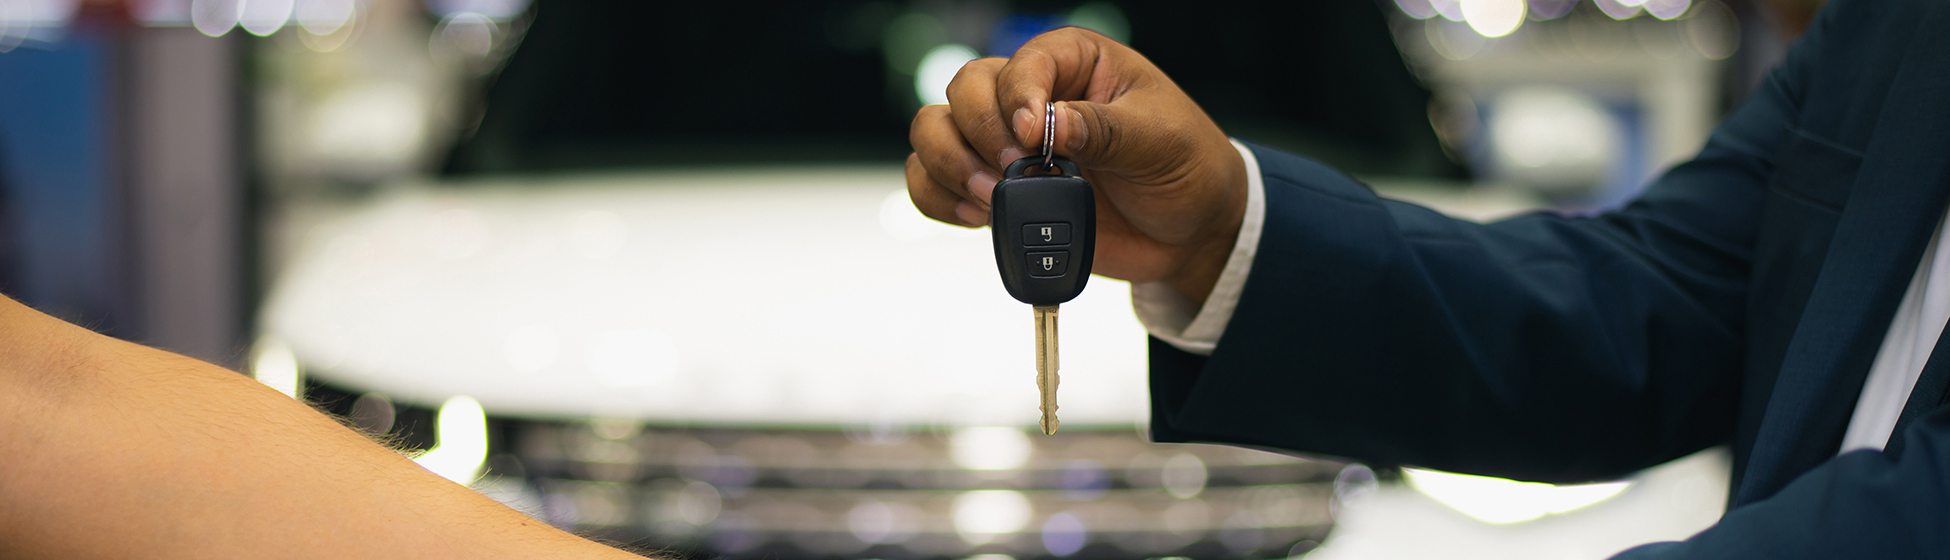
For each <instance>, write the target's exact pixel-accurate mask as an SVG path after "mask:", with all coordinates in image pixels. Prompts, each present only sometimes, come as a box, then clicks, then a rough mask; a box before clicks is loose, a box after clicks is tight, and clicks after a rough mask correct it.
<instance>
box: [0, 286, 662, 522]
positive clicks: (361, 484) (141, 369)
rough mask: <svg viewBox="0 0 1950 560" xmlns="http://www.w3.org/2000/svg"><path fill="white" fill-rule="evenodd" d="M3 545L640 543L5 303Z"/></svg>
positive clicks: (218, 377)
mask: <svg viewBox="0 0 1950 560" xmlns="http://www.w3.org/2000/svg"><path fill="white" fill-rule="evenodd" d="M0 337H4V340H7V341H8V342H7V343H6V346H7V348H6V349H5V350H4V351H0V465H4V467H0V557H8V558H132V557H145V558H164V557H183V558H192V557H194V558H249V557H280V558H309V557H324V556H327V555H329V556H333V557H352V558H483V557H510V558H517V557H518V558H531V557H544V558H569V557H576V558H582V557H587V558H603V557H614V558H634V556H632V555H629V554H627V553H624V552H621V551H618V550H614V549H610V548H608V547H604V546H601V545H598V544H595V543H593V542H589V541H587V540H584V539H580V538H577V537H575V536H573V535H570V534H567V533H564V532H562V531H560V530H557V529H554V528H552V527H549V526H548V525H546V524H544V523H540V522H538V521H535V520H533V519H530V518H528V517H527V516H524V515H522V514H521V513H518V512H515V511H513V510H511V509H508V508H506V507H503V506H501V505H500V504H498V503H495V502H494V501H493V500H490V499H488V498H486V497H483V496H481V495H480V494H478V493H475V492H474V491H472V490H469V489H468V488H466V487H464V486H461V485H459V484H455V483H453V482H450V481H447V480H445V479H443V478H440V477H439V476H436V475H434V474H432V473H430V472H427V471H426V470H424V469H421V468H420V467H419V466H418V465H415V464H414V463H413V462H412V461H410V460H407V459H406V458H404V457H401V456H400V455H398V454H397V453H394V452H392V451H391V450H388V449H386V448H384V447H382V446H380V445H377V444H375V443H373V442H371V441H369V440H367V439H366V438H365V437H363V436H361V435H359V434H357V433H355V432H353V431H351V430H349V429H346V428H345V427H343V426H340V425H339V424H338V423H336V422H334V421H332V420H331V419H330V418H327V417H326V416H324V415H322V414H319V413H318V412H316V411H313V410H312V409H310V408H309V407H306V406H305V405H303V404H301V403H298V402H296V401H293V400H292V399H290V398H288V397H285V396H284V395H282V394H279V393H278V392H276V391H273V390H271V389H269V388H267V387H264V386H262V385H260V384H258V383H256V382H254V381H252V380H250V379H249V378H246V377H244V376H242V375H238V374H237V373H235V372H231V371H228V370H225V369H223V368H220V367H217V366H214V365H211V364H207V363H203V362H199V361H196V360H192V359H189V358H185V357H182V356H178V355H174V354H170V353H167V352H163V351H159V350H154V349H150V348H145V347H142V346H138V345H135V344H130V343H126V342H121V341H118V340H114V339H111V338H108V337H103V336H100V335H96V334H94V333H91V332H88V331H86V330H83V329H80V328H77V327H74V326H72V325H68V324H67V323H64V322H61V321H59V320H56V319H54V318H52V317H48V316H46V315H42V314H40V313H37V312H34V311H32V310H30V309H27V308H25V307H23V306H20V305H19V304H17V303H14V302H12V301H0Z"/></svg>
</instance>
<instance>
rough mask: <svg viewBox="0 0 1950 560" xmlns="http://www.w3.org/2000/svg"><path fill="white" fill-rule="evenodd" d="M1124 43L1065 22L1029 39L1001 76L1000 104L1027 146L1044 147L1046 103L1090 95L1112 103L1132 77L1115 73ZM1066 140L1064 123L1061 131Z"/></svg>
mask: <svg viewBox="0 0 1950 560" xmlns="http://www.w3.org/2000/svg"><path fill="white" fill-rule="evenodd" d="M1122 50H1125V47H1124V46H1123V45H1119V44H1117V42H1116V41H1112V40H1110V38H1109V37H1105V36H1103V35H1099V34H1097V33H1096V32H1094V31H1090V30H1087V29H1083V28H1078V27H1065V28H1063V29H1058V30H1055V31H1051V32H1048V33H1044V34H1042V35H1037V36H1036V38H1034V39H1030V40H1029V42H1028V43H1025V44H1023V46H1022V48H1021V49H1017V50H1016V55H1015V56H1014V57H1011V58H1010V59H1009V63H1008V64H1005V65H1003V66H1002V70H1001V72H1000V73H998V74H997V75H996V98H997V100H998V102H999V106H1000V107H999V108H1000V110H1001V111H1003V112H1004V113H1005V114H1008V115H1010V131H1011V132H1012V133H1013V134H1015V136H1016V140H1017V141H1018V142H1021V143H1022V145H1025V146H1031V145H1033V146H1038V147H1040V146H1042V143H1043V112H1044V103H1046V102H1049V101H1069V100H1079V99H1081V100H1088V101H1093V102H1096V103H1110V102H1111V100H1112V99H1114V98H1115V97H1116V96H1117V93H1118V92H1120V91H1122V90H1124V89H1126V88H1127V87H1128V85H1129V84H1128V81H1129V80H1130V79H1131V78H1133V76H1127V75H1124V73H1121V72H1114V71H1112V70H1114V69H1115V68H1116V67H1117V65H1116V63H1115V60H1114V58H1115V57H1116V56H1117V55H1119V54H1122V53H1121V51H1122ZM1056 135H1057V139H1056V144H1057V145H1058V146H1061V145H1063V143H1064V142H1065V138H1064V137H1065V136H1067V135H1066V134H1065V133H1064V130H1063V127H1058V128H1057V131H1056Z"/></svg>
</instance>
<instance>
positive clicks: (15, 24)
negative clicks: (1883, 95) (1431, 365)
mask: <svg viewBox="0 0 1950 560" xmlns="http://www.w3.org/2000/svg"><path fill="white" fill-rule="evenodd" d="M1819 3H1820V2H1819V0H1773V1H1753V0H1692V1H1689V0H1382V1H1380V2H1376V1H1374V0H1334V1H1317V2H1288V3H1258V2H1223V1H1218V2H1198V3H1185V2H1168V1H1132V2H1102V1H1091V2H1075V1H1071V2H1005V1H998V0H934V1H911V2H899V1H838V2H818V3H814V2H789V1H745V2H701V3H658V2H592V1H575V0H536V1H531V0H424V1H422V0H0V292H4V293H6V294H9V295H11V296H13V297H16V298H18V299H20V300H22V301H24V302H26V303H29V304H31V305H33V306H35V307H37V308H39V309H41V310H44V311H47V312H49V313H52V314H55V315H57V316H60V317H63V318H65V319H68V320H70V321H74V322H76V323H79V324H83V325H86V326H89V327H91V328H94V329H96V330H99V331H102V332H106V333H108V334H111V335H114V336H118V337H122V338H127V339H130V340H136V341H141V342H144V343H148V344H152V345H157V346H160V347H164V348H168V349H171V350H175V351H178V352H182V353H185V354H188V355H191V356H195V357H198V358H203V359H207V360H211V361H215V362H217V363H222V364H226V365H229V366H231V367H235V368H237V369H239V370H242V371H246V372H249V373H251V374H252V375H255V376H256V377H257V378H258V379H259V380H261V381H263V382H265V383H266V384H269V385H271V386H273V387H277V388H279V389H280V390H282V391H285V392H286V393H287V394H291V395H293V396H294V397H298V398H303V399H306V400H308V401H311V402H313V403H314V404H315V405H316V406H318V407H320V408H322V409H325V410H327V411H330V412H332V413H335V414H339V415H341V416H343V417H344V418H345V419H346V422H347V423H349V424H351V425H353V426H355V427H357V428H359V429H362V430H365V431H367V432H369V433H371V434H373V435H374V436H375V437H383V438H391V439H390V440H389V441H393V442H398V443H400V444H402V445H405V446H406V447H408V448H409V449H410V450H411V452H412V453H416V454H418V455H417V456H418V459H417V460H418V461H419V462H420V463H421V464H422V465H425V466H426V467H427V468H429V469H431V470H433V471H435V472H438V473H440V474H442V475H444V476H447V477H449V478H452V479H454V480H457V481H460V482H463V483H467V484H470V485H471V486H473V487H474V488H476V489H478V490H480V491H481V492H483V493H485V494H487V495H489V496H492V497H494V498H496V499H497V500H500V501H502V502H503V503H506V504H508V505H510V506H512V507H514V508H516V509H519V510H521V511H523V512H525V513H528V514H529V515H532V516H534V517H536V518H537V519H541V520H544V521H546V522H549V523H552V524H555V525H557V526H561V527H563V528H566V529H569V530H573V531H577V532H581V533H584V534H588V535H591V536H595V537H599V538H605V539H609V540H612V541H614V542H618V543H622V544H625V545H629V546H633V547H636V548H639V549H642V550H646V551H660V552H661V553H663V554H669V555H677V556H686V557H694V558H712V557H734V558H757V557H767V558H983V559H986V560H1001V559H1005V558H1020V559H1026V558H1093V559H1094V558H1159V557H1196V558H1286V557H1307V558H1314V559H1339V558H1427V557H1441V558H1499V559H1503V558H1538V559H1544V558H1550V559H1565V558H1573V559H1575V558H1602V557H1604V556H1606V555H1609V554H1611V553H1613V552H1616V551H1618V550H1622V549H1624V548H1626V547H1629V546H1632V545H1634V544H1637V543H1642V542H1647V541H1653V540H1662V539H1677V538H1684V537H1685V536H1687V535H1690V534H1691V533H1693V532H1696V531H1698V530H1699V529H1702V528H1704V527H1706V526H1709V525H1710V524H1711V523H1712V522H1713V521H1714V520H1715V519H1716V518H1717V517H1718V515H1719V514H1720V512H1721V508H1722V504H1723V501H1724V499H1725V487H1726V474H1727V472H1726V471H1727V468H1728V466H1727V459H1726V456H1725V453H1724V452H1723V451H1721V450H1709V451H1706V452H1702V453H1700V454H1698V455H1695V456H1693V457H1688V458H1685V459H1681V460H1679V461H1675V462H1674V463H1671V464H1668V465H1665V466H1662V467H1658V468H1655V469H1653V470H1650V471H1647V472H1645V473H1642V474H1640V475H1637V476H1635V477H1633V478H1631V479H1628V480H1623V481H1616V482H1609V483H1601V484H1590V485H1581V486H1551V485H1543V484H1528V483H1520V482H1514V481H1505V480H1498V479H1489V478H1481V477H1470V476H1462V475H1454V474H1448V473H1439V472H1433V471H1425V470H1419V469H1414V468H1406V467H1403V466H1400V465H1362V464H1353V463H1348V462H1346V461H1343V460H1338V459H1333V458H1320V457H1296V456H1289V455H1284V454H1276V453H1271V452H1266V451H1258V450H1247V449H1238V448H1230V447H1220V446H1207V445H1161V444H1153V443H1150V442H1149V439H1148V437H1147V436H1146V435H1145V433H1144V430H1145V425H1146V423H1147V422H1148V403H1147V400H1146V399H1147V392H1146V385H1145V357H1144V337H1143V330H1142V327H1141V326H1139V325H1138V324H1137V322H1136V320H1135V318H1134V317H1133V315H1132V313H1131V310H1130V304H1129V300H1128V286H1126V285H1124V284H1122V283H1120V282H1117V281H1114V280H1110V279H1105V278H1096V279H1095V280H1093V281H1092V282H1091V287H1090V289H1089V290H1088V291H1087V292H1086V293H1085V294H1084V295H1083V296H1082V297H1081V298H1079V299H1078V300H1077V301H1075V302H1072V303H1071V304H1066V305H1065V306H1064V311H1065V313H1064V317H1065V319H1064V326H1065V329H1064V337H1063V338H1064V342H1065V344H1064V360H1063V362H1064V366H1065V368H1064V370H1063V391H1062V399H1063V400H1062V403H1063V409H1062V413H1061V415H1062V418H1063V421H1064V430H1063V431H1062V432H1061V433H1059V434H1058V435H1056V436H1053V437H1045V436H1042V435H1040V434H1037V435H1032V434H1033V433H1035V432H1034V427H1033V426H1034V419H1035V415H1036V404H1035V399H1036V393H1035V391H1034V389H1033V379H1034V378H1033V371H1034V370H1033V365H1032V361H1031V351H1030V350H1031V348H1032V345H1031V328H1030V326H1031V325H1030V314H1029V312H1028V310H1027V309H1025V308H1024V306H1023V305H1021V304H1019V303H1017V302H1015V301H1014V300H1012V299H1010V298H1009V297H1008V296H1007V295H1006V294H1005V293H1004V292H1003V291H1002V290H1001V289H1000V285H999V282H997V279H996V277H995V274H996V272H995V271H994V269H993V268H992V265H991V263H992V262H993V261H992V260H991V256H990V247H989V241H988V239H987V236H986V233H985V232H980V231H970V230H964V229H961V228H955V227H951V226H945V225H941V224H937V223H933V222H930V221H928V220H927V219H926V218H923V217H922V216H920V215H919V214H918V213H917V212H916V211H915V210H914V209H913V207H912V205H911V204H909V203H908V201H907V197H906V194H905V190H904V186H903V179H902V173H901V162H902V160H903V158H904V157H905V156H906V154H907V153H908V151H909V148H908V146H907V141H906V131H907V125H908V122H909V120H910V119H911V117H912V115H913V114H914V111H915V110H916V109H917V108H918V107H920V106H922V105H924V104H930V103H941V102H944V101H945V94H944V93H943V88H944V87H945V86H946V84H947V83H948V81H949V80H950V79H951V78H952V77H953V76H954V73H955V71H956V70H957V69H958V68H959V67H960V66H961V65H962V64H963V63H964V62H966V61H968V60H970V59H973V58H975V57H979V56H1007V55H1009V54H1010V53H1012V52H1014V50H1015V49H1016V48H1017V47H1019V46H1020V45H1021V44H1022V43H1023V42H1025V41H1026V40H1028V39H1029V38H1030V37H1033V36H1035V35H1036V34H1038V33H1041V32H1044V31H1047V30H1050V29H1054V28H1057V27H1061V26H1066V25H1075V26H1081V27H1086V28H1089V29H1093V30H1096V31H1098V32H1101V33H1103V34H1105V35H1107V36H1109V37H1112V38H1114V39H1117V40H1119V41H1123V42H1125V43H1127V44H1130V45H1132V46H1133V47H1135V48H1137V49H1138V50H1139V51H1140V52H1143V53H1145V54H1146V55H1147V56H1149V57H1150V58H1151V59H1152V60H1153V61H1154V62H1156V63H1157V64H1158V65H1159V66H1160V67H1162V68H1163V69H1164V70H1165V71H1166V72H1167V73H1169V74H1170V75H1171V76H1172V77H1173V78H1174V79H1175V80H1177V81H1178V83H1179V84H1180V85H1181V86H1182V87H1183V88H1184V89H1185V91H1186V92H1188V93H1189V94H1191V95H1192V96H1193V98H1194V99H1196V100H1197V101H1198V102H1199V103H1200V104H1201V106H1203V107H1204V108H1205V110H1206V111H1207V112H1208V113H1209V114H1210V115H1211V116H1212V117H1213V118H1214V119H1215V120H1217V121H1218V122H1219V124H1220V125H1221V126H1222V127H1223V128H1224V129H1225V130H1226V131H1227V132H1228V133H1229V134H1231V135H1233V136H1235V137H1238V138H1241V139H1244V140H1249V141H1254V142H1259V143H1262V144H1266V145H1269V146H1273V147H1277V148H1281V149H1285V150H1290V151H1294V152H1298V153H1303V154H1307V155H1310V156H1313V157H1316V158H1318V159H1321V160H1324V161H1326V162H1329V163H1331V164H1333V165H1336V166H1338V167H1340V168H1342V169H1344V170H1347V171H1348V172H1350V173H1352V174H1354V175H1356V176H1358V177H1360V178H1362V179H1363V180H1365V181H1367V182H1369V183H1371V184H1372V185H1374V186H1375V187H1376V189H1377V190H1379V191H1381V192H1382V193H1384V194H1385V195H1388V196H1393V197H1397V198H1403V199H1408V200H1413V201H1417V202H1421V203H1424V204H1428V205H1431V206H1434V207H1436V208H1439V209H1442V210H1444V211H1447V212H1449V213H1451V214H1452V215H1456V216H1459V217H1463V218H1467V219H1476V220H1486V219H1494V218H1497V217H1500V216H1507V215H1510V214H1513V213H1518V212H1525V211H1532V210H1536V209H1552V210H1555V211H1562V212H1574V213H1578V212H1591V211H1598V210H1602V209H1604V208H1607V207H1609V206H1612V205H1616V204H1618V203H1619V202H1620V201H1623V200H1625V199H1627V198H1629V197H1631V196H1632V195H1633V194H1634V193H1635V191H1636V190H1637V189H1638V188H1639V187H1640V186H1641V185H1642V184H1643V183H1644V182H1645V181H1646V180H1647V179H1648V178H1649V177H1652V176H1654V175H1656V174H1657V173H1658V172H1659V171H1660V170H1661V169H1663V168H1665V167H1667V166H1669V165H1671V164H1673V163H1675V162H1677V161H1679V160H1681V159H1683V158H1685V157H1687V156H1688V155H1689V154H1691V153H1692V152H1693V151H1695V150H1696V149H1697V148H1698V147H1699V145H1700V143H1701V142H1702V141H1703V139H1704V138H1705V135H1706V134H1707V132H1708V131H1709V130H1710V129H1711V127H1712V126H1713V123H1714V122H1715V121H1716V120H1717V119H1718V118H1719V117H1720V116H1721V115H1723V114H1724V113H1725V112H1726V111H1727V110H1728V109H1729V108H1730V107H1732V106H1733V105H1734V104H1736V103H1738V102H1739V101H1740V100H1741V99H1742V98H1743V97H1744V96H1745V95H1746V94H1747V93H1748V91H1749V90H1751V89H1752V88H1753V87H1754V86H1755V85H1756V84H1757V83H1758V82H1759V80H1761V78H1762V77H1763V75H1764V73H1765V72H1766V70H1767V69H1768V68H1770V67H1771V66H1772V65H1774V64H1775V63H1777V62H1778V61H1779V60H1780V58H1781V57H1782V54H1783V52H1784V51H1785V48H1786V46H1787V45H1788V44H1790V43H1791V42H1792V41H1793V39H1794V38H1795V37H1796V36H1797V35H1798V34H1799V33H1800V31H1801V30H1802V29H1803V28H1804V27H1805V26H1806V23H1807V20H1808V19H1809V18H1810V17H1811V15H1812V13H1813V12H1814V10H1815V9H1816V8H1817V7H1818V4H1819ZM1347 397H1348V398H1361V397H1362V396H1361V395H1348V396H1347Z"/></svg>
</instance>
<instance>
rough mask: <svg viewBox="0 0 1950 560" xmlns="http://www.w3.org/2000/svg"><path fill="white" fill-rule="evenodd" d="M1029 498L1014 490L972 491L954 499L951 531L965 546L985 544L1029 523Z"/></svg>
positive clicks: (1018, 529)
mask: <svg viewBox="0 0 1950 560" xmlns="http://www.w3.org/2000/svg"><path fill="white" fill-rule="evenodd" d="M1030 513H1031V511H1030V507H1029V498H1027V497H1024V496H1023V495H1022V493H1021V492H1017V491H1014V490H976V491H973V492H965V493H963V494H962V495H960V496H956V497H955V505H954V519H955V531H956V532H958V533H960V534H961V537H962V539H963V540H965V541H968V542H969V543H985V542H991V541H994V540H996V538H997V537H1000V536H1002V535H1006V534H1009V533H1014V532H1017V531H1021V530H1022V528H1023V526H1025V525H1028V524H1029V515H1030Z"/></svg>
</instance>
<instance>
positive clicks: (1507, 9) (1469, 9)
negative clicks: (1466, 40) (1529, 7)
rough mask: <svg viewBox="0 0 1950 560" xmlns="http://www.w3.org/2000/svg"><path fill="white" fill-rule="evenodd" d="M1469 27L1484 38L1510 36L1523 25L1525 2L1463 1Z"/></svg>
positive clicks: (1500, 0)
mask: <svg viewBox="0 0 1950 560" xmlns="http://www.w3.org/2000/svg"><path fill="white" fill-rule="evenodd" d="M1461 3H1462V11H1463V17H1464V18H1465V19H1466V20H1468V21H1469V27H1470V28H1471V29H1475V30H1476V32H1477V33H1481V34H1483V36H1484V37H1502V36H1504V35H1509V34H1510V33H1511V32H1514V31H1516V30H1517V28H1518V27H1521V26H1522V25H1523V17H1524V0H1461Z"/></svg>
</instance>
